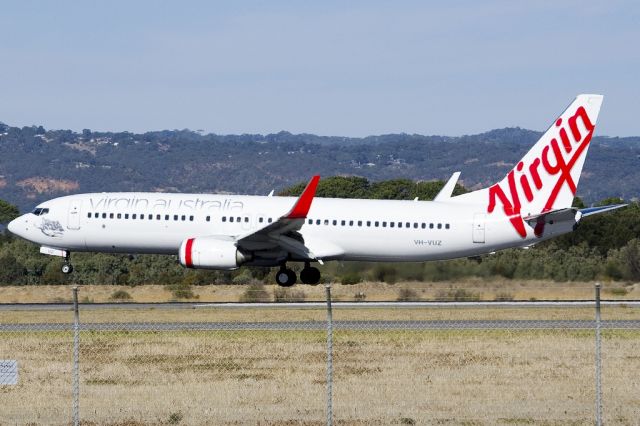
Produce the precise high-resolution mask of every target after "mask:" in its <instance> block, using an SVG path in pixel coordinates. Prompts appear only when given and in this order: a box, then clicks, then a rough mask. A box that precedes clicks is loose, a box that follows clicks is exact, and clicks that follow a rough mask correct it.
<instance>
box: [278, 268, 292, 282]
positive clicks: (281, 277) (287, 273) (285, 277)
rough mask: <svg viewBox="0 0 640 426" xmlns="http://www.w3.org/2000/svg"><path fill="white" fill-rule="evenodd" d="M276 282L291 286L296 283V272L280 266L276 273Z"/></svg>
mask: <svg viewBox="0 0 640 426" xmlns="http://www.w3.org/2000/svg"><path fill="white" fill-rule="evenodd" d="M276 282H277V283H278V285H279V286H282V287H291V286H292V285H294V284H295V283H296V273H295V272H293V271H292V270H291V269H288V268H280V270H279V271H278V272H277V273H276Z"/></svg>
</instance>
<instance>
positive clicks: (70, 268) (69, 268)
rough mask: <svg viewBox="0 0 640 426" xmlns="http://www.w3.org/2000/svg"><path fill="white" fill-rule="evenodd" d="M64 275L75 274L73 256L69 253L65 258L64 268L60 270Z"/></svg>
mask: <svg viewBox="0 0 640 426" xmlns="http://www.w3.org/2000/svg"><path fill="white" fill-rule="evenodd" d="M60 270H61V271H62V273H63V274H65V275H66V274H70V273H72V272H73V265H72V264H71V255H70V253H69V252H67V254H66V256H65V257H64V263H63V264H62V268H60Z"/></svg>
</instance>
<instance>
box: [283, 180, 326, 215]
mask: <svg viewBox="0 0 640 426" xmlns="http://www.w3.org/2000/svg"><path fill="white" fill-rule="evenodd" d="M319 182H320V175H314V176H313V177H312V178H311V180H310V181H309V183H308V184H307V186H306V187H305V188H304V191H302V194H300V197H299V198H298V201H296V204H295V205H294V206H293V208H292V209H291V211H290V212H289V214H287V216H286V217H287V219H305V218H306V217H307V214H308V213H309V209H311V203H312V202H313V198H314V197H315V195H316V189H317V188H318V183H319Z"/></svg>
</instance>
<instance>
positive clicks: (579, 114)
mask: <svg viewBox="0 0 640 426" xmlns="http://www.w3.org/2000/svg"><path fill="white" fill-rule="evenodd" d="M578 119H580V120H581V121H582V124H583V125H584V127H585V128H586V129H587V134H586V135H582V134H581V133H580V129H579V128H578V123H577V121H578ZM568 122H569V130H570V132H571V136H572V137H573V144H572V143H571V141H570V140H569V136H568V135H567V130H566V128H564V127H561V126H562V119H561V118H559V119H558V120H557V121H556V127H557V128H559V131H558V137H555V138H553V139H551V142H550V143H549V145H547V146H545V147H544V148H543V149H542V155H541V156H540V158H538V157H536V158H535V159H534V160H533V161H532V162H531V164H527V165H525V164H523V162H522V161H521V162H519V163H518V165H517V166H516V167H515V168H514V169H513V170H511V171H510V172H509V174H508V175H507V185H508V188H503V187H502V186H501V185H500V183H496V184H495V185H493V186H491V187H490V188H489V207H488V208H487V211H488V212H489V213H492V212H493V211H494V209H495V208H496V203H497V202H500V203H501V204H502V209H503V211H504V214H505V215H507V216H508V217H509V221H510V222H511V225H512V226H513V228H514V229H515V230H516V232H517V233H518V234H519V235H520V236H521V237H522V238H525V237H526V236H527V230H526V229H525V226H524V220H523V219H522V216H521V214H520V208H521V202H520V194H522V195H523V196H524V198H526V200H527V202H531V201H533V199H534V198H535V196H536V194H537V192H540V190H542V188H543V187H544V185H545V183H544V182H543V181H542V179H541V178H540V166H542V169H543V170H544V171H546V172H547V173H548V174H549V175H550V176H556V175H557V176H558V180H557V181H556V183H555V185H554V187H553V189H552V191H551V194H550V195H549V199H548V200H547V202H546V203H545V206H544V208H543V209H542V212H540V213H544V212H547V211H549V210H551V209H552V208H553V203H554V202H555V201H556V198H558V194H559V193H560V190H561V189H562V186H563V185H564V184H565V183H566V184H567V185H568V186H569V189H570V190H571V193H572V194H575V193H576V184H575V182H574V181H573V178H572V177H571V170H572V169H573V166H574V165H575V164H576V162H577V161H578V159H579V158H580V156H581V155H582V153H583V152H584V151H585V149H586V148H587V146H589V142H591V136H592V135H593V129H594V128H595V126H594V125H593V124H592V123H591V120H590V119H589V115H588V114H587V111H586V110H585V109H584V107H582V106H581V107H579V108H578V109H577V110H576V112H575V114H573V115H572V116H571V117H569V120H568ZM558 138H559V139H560V142H558ZM563 150H564V151H565V152H566V153H567V154H570V156H569V158H568V160H567V159H565V157H564V154H563V153H562V151H563ZM536 228H538V227H537V226H536ZM536 235H538V234H536ZM539 236H541V235H539Z"/></svg>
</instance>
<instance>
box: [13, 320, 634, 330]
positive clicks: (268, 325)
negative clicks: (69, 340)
mask: <svg viewBox="0 0 640 426" xmlns="http://www.w3.org/2000/svg"><path fill="white" fill-rule="evenodd" d="M601 326H602V328H603V329H638V330H640V320H629V321H602V322H601ZM326 327H327V323H326V322H324V321H278V322H275V321H271V322H164V323H163V322H157V323H155V322H154V323H144V322H131V323H88V324H81V325H80V330H85V331H86V330H95V331H242V330H244V331H246V330H272V331H286V330H324V329H326ZM333 327H334V328H335V329H337V330H547V329H552V330H565V329H566V330H590V329H595V321H593V320H465V321H334V322H333ZM61 330H73V324H71V323H58V324H46V323H33V324H24V323H22V324H0V332H10V331H22V332H24V331H61Z"/></svg>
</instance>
